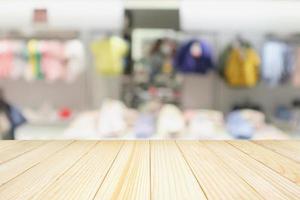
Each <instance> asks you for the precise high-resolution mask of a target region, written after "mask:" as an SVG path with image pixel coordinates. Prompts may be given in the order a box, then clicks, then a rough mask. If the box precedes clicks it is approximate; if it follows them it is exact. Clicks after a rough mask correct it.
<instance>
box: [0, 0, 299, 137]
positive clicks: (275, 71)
mask: <svg viewBox="0 0 300 200" xmlns="http://www.w3.org/2000/svg"><path fill="white" fill-rule="evenodd" d="M299 10H300V2H299V1H292V0H286V1H280V0H279V1H276V0H261V1H254V0H253V1H251V0H244V1H229V0H214V1H210V0H202V1H193V0H181V1H180V0H124V1H122V0H101V1H100V0H85V1H83V0H76V1H75V0H73V1H71V0H60V1H58V0H52V1H50V0H45V1H38V0H27V1H21V0H2V1H1V2H0V138H1V139H17V140H31V139H38V140H40V139H41V140H44V139H45V140H46V139H200V140H202V139H203V140H211V139H212V140H230V139H254V140H263V139H297V138H300V12H299Z"/></svg>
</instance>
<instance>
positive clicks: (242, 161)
mask: <svg viewBox="0 0 300 200" xmlns="http://www.w3.org/2000/svg"><path fill="white" fill-rule="evenodd" d="M203 144H204V145H206V146H207V147H208V148H209V149H210V150H211V151H213V152H215V153H216V154H217V155H218V156H219V158H221V159H222V160H223V161H224V162H226V164H227V165H228V166H230V167H231V168H232V169H233V170H234V171H235V172H236V173H237V174H238V175H239V176H241V177H242V178H243V179H244V180H245V181H246V182H247V183H248V184H249V185H251V186H252V187H253V188H255V190H256V191H257V192H259V194H260V195H261V196H263V197H264V198H266V199H295V200H298V199H299V196H300V188H299V186H298V185H297V184H295V183H293V182H292V181H290V180H288V179H286V178H284V177H282V176H280V175H279V174H278V173H276V172H275V171H273V170H271V169H270V168H268V167H266V166H265V165H263V164H261V163H260V162H258V161H256V160H254V159H253V158H251V157H249V156H248V155H247V154H245V153H244V152H241V151H239V150H237V149H236V148H234V147H233V146H231V145H230V144H228V143H225V142H221V143H220V142H219V143H218V142H203Z"/></svg>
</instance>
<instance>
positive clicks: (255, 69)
mask: <svg viewBox="0 0 300 200" xmlns="http://www.w3.org/2000/svg"><path fill="white" fill-rule="evenodd" d="M259 65H260V58H259V56H258V54H257V53H256V51H255V50H254V49H252V48H250V47H232V48H231V49H230V52H229V53H228V57H227V59H226V66H225V69H224V75H225V77H226V80H227V82H228V83H229V84H230V85H231V86H236V87H252V86H255V85H256V84H257V82H258V80H259Z"/></svg>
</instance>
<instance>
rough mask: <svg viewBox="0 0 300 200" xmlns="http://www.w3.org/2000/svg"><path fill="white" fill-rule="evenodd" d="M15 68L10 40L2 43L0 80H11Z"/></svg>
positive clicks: (0, 48) (0, 46)
mask: <svg viewBox="0 0 300 200" xmlns="http://www.w3.org/2000/svg"><path fill="white" fill-rule="evenodd" d="M12 68H13V47H12V43H11V42H10V41H8V40H1V41H0V79H3V78H9V77H10V74H11V71H12Z"/></svg>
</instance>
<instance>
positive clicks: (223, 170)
mask: <svg viewBox="0 0 300 200" xmlns="http://www.w3.org/2000/svg"><path fill="white" fill-rule="evenodd" d="M178 145H179V147H180V149H181V150H182V153H183V155H184V157H185V158H186V160H187V162H188V163H189V165H190V166H191V168H192V170H193V172H194V174H195V176H196V177H197V179H198V182H199V183H200V185H201V187H202V188H203V190H204V192H205V194H206V196H207V198H208V199H212V200H213V199H216V200H219V199H226V200H229V199H233V200H235V199H245V200H246V199H249V200H251V199H263V198H262V197H261V196H260V195H259V194H258V193H257V192H256V191H255V190H254V189H253V188H252V187H251V186H250V185H248V184H247V183H246V182H245V181H244V180H243V179H242V178H240V177H239V176H238V175H237V174H236V173H235V172H234V171H232V169H231V168H230V167H228V166H227V165H226V164H225V163H224V162H223V161H222V160H221V159H219V158H218V157H217V156H216V155H215V154H214V153H213V152H212V151H210V150H209V149H208V148H206V147H205V146H204V145H202V144H200V143H199V142H197V141H184V142H182V141H181V142H178ZM228 186H230V187H228Z"/></svg>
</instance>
